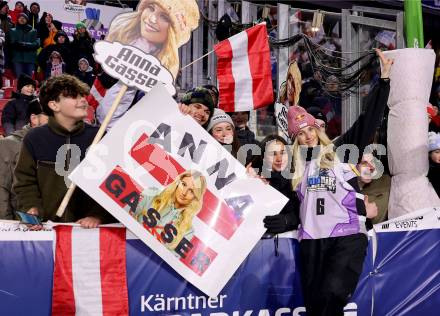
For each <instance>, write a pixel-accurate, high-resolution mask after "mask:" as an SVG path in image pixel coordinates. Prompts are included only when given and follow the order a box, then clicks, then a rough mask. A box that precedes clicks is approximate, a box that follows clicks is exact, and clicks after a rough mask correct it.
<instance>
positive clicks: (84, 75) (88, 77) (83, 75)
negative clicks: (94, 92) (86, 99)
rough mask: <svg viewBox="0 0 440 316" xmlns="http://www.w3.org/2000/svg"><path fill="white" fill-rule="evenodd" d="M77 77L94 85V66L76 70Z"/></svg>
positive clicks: (89, 84)
mask: <svg viewBox="0 0 440 316" xmlns="http://www.w3.org/2000/svg"><path fill="white" fill-rule="evenodd" d="M75 77H77V78H78V79H79V80H81V81H82V82H84V83H86V84H87V85H88V86H89V87H90V88H91V87H92V86H93V81H95V76H94V75H93V69H92V67H89V69H88V70H87V71H80V70H77V71H76V72H75Z"/></svg>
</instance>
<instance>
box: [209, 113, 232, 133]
mask: <svg viewBox="0 0 440 316" xmlns="http://www.w3.org/2000/svg"><path fill="white" fill-rule="evenodd" d="M223 122H227V123H229V124H231V125H232V127H234V128H235V125H234V122H233V121H232V119H231V117H230V116H229V115H228V114H226V113H225V111H223V110H220V109H217V108H215V109H214V114H213V115H212V117H211V120H210V121H209V124H208V127H207V129H206V130H207V131H208V132H209V131H210V130H211V129H213V128H214V126H215V125H217V124H219V123H223Z"/></svg>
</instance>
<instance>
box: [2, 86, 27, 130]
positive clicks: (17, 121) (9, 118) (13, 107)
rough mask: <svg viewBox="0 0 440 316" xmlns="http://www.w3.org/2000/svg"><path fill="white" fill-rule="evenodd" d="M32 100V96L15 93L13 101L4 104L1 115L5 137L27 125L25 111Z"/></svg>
mask: <svg viewBox="0 0 440 316" xmlns="http://www.w3.org/2000/svg"><path fill="white" fill-rule="evenodd" d="M34 98H35V97H34V96H28V95H24V94H21V93H19V94H18V93H17V94H15V99H13V100H11V101H9V102H8V103H7V104H6V106H5V108H4V109H3V114H2V126H3V128H4V130H5V132H6V135H10V134H11V133H12V132H13V131H17V130H19V129H21V128H23V126H25V125H26V124H27V123H29V118H28V117H27V110H28V106H29V103H30V102H31V101H32V100H33V99H34Z"/></svg>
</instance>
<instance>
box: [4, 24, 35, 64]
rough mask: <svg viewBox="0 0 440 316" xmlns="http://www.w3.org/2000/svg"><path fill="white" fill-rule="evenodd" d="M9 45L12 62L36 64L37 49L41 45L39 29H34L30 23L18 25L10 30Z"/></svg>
mask: <svg viewBox="0 0 440 316" xmlns="http://www.w3.org/2000/svg"><path fill="white" fill-rule="evenodd" d="M9 46H10V47H11V55H12V62H14V63H29V64H35V62H36V60H37V49H38V48H39V47H40V40H39V39H38V37H37V30H35V29H32V27H31V26H30V25H28V24H26V25H17V27H16V28H14V29H12V30H11V31H10V32H9Z"/></svg>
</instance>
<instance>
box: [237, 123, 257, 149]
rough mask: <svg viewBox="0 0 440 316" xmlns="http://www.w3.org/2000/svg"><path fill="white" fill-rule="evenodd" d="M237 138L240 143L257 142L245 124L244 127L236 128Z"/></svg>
mask: <svg viewBox="0 0 440 316" xmlns="http://www.w3.org/2000/svg"><path fill="white" fill-rule="evenodd" d="M235 131H236V132H237V138H238V140H239V141H240V144H242V145H245V144H257V142H256V141H255V134H254V132H252V131H251V130H250V129H249V128H248V127H247V126H246V127H245V128H236V129H235Z"/></svg>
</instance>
